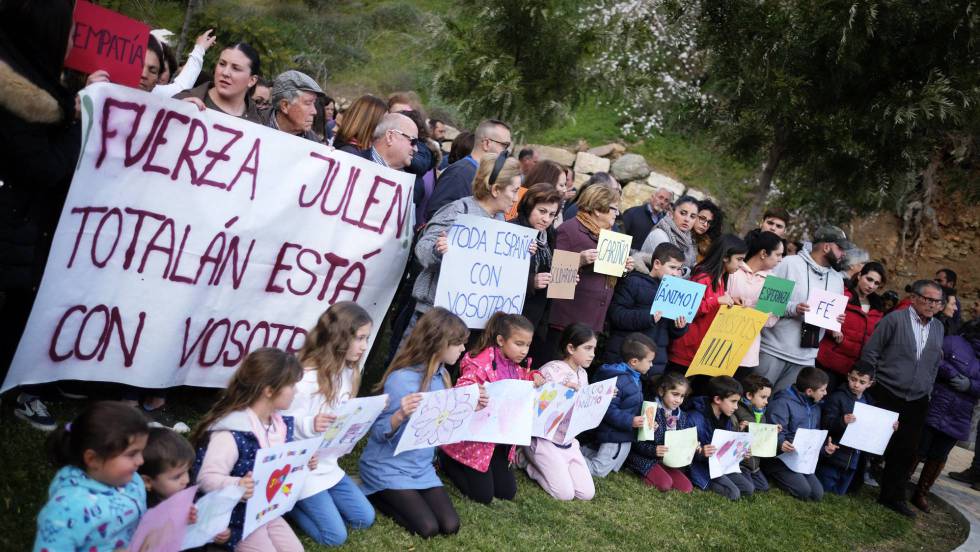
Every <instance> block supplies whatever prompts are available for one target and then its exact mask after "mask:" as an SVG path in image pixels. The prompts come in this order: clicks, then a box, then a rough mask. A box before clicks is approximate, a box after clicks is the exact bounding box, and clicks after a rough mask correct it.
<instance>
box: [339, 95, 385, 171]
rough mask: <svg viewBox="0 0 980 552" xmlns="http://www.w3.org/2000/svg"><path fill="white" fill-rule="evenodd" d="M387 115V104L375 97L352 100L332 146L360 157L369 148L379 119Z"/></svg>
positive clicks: (365, 96) (366, 96)
mask: <svg viewBox="0 0 980 552" xmlns="http://www.w3.org/2000/svg"><path fill="white" fill-rule="evenodd" d="M386 113H388V104H387V103H385V101H384V100H382V99H381V98H379V97H377V96H372V95H370V94H365V95H363V96H361V97H360V98H357V99H356V100H354V103H352V104H350V107H349V108H347V111H345V112H344V119H343V123H342V124H341V125H340V129H339V130H337V136H336V137H335V138H334V142H333V145H334V147H335V148H337V149H339V150H340V151H343V152H346V153H350V154H353V155H362V156H363V152H364V151H365V150H367V149H370V147H371V135H372V134H373V133H374V127H376V126H378V123H380V122H381V118H382V117H384V116H385V114H386Z"/></svg>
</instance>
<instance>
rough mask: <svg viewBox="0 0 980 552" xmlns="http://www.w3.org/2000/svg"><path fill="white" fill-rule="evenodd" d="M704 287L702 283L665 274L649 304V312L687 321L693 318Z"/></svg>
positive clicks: (705, 287) (702, 295)
mask: <svg viewBox="0 0 980 552" xmlns="http://www.w3.org/2000/svg"><path fill="white" fill-rule="evenodd" d="M706 289H707V286H705V285H704V284H699V283H697V282H690V281H688V280H684V279H682V278H677V277H675V276H666V277H664V279H663V280H661V282H660V287H659V288H657V295H656V296H655V297H654V299H653V304H652V305H650V314H652V315H655V316H656V313H658V312H659V313H660V316H662V317H664V318H669V319H671V320H677V318H678V317H683V318H684V319H685V320H687V321H690V320H694V315H695V314H696V313H697V312H698V306H700V305H701V299H702V298H703V297H704V291H705V290H706ZM657 321H658V322H659V319H657Z"/></svg>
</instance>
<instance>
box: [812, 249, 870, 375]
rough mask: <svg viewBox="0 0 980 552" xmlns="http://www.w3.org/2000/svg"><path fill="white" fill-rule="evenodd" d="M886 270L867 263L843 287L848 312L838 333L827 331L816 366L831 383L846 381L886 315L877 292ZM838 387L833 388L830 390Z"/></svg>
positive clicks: (818, 353) (845, 313) (846, 311)
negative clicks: (825, 373) (865, 345)
mask: <svg viewBox="0 0 980 552" xmlns="http://www.w3.org/2000/svg"><path fill="white" fill-rule="evenodd" d="M886 278H887V275H886V273H885V267H884V265H882V264H881V263H878V262H874V261H872V262H869V263H865V265H864V267H862V268H861V272H859V273H857V274H855V275H854V276H853V277H852V278H851V279H850V280H848V281H847V282H845V284H844V295H845V296H846V297H847V309H846V310H845V311H844V323H843V324H841V327H840V331H839V332H832V331H828V332H827V333H826V335H824V338H823V340H822V341H821V342H820V349H819V350H818V351H817V366H819V367H820V368H823V369H824V371H825V372H827V374H828V375H830V377H831V383H832V384H833V383H839V382H842V381H844V379H845V378H847V373H848V372H850V371H851V367H853V366H854V363H855V362H857V361H858V359H859V358H861V349H863V348H864V344H865V343H867V342H868V339H870V338H871V334H872V333H874V330H875V326H877V325H878V322H879V321H880V320H881V317H883V316H884V315H885V308H884V304H883V302H882V300H881V297H880V296H879V295H878V294H877V293H875V292H876V291H878V290H879V289H880V288H881V287H883V286H884V285H885V282H886ZM833 387H836V386H834V385H831V386H828V388H833Z"/></svg>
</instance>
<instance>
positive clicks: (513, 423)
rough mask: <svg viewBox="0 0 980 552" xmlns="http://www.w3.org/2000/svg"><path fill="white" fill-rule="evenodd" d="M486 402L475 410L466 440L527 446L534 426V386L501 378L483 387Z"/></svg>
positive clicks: (467, 430)
mask: <svg viewBox="0 0 980 552" xmlns="http://www.w3.org/2000/svg"><path fill="white" fill-rule="evenodd" d="M483 388H484V389H486V391H487V396H488V398H489V401H488V402H487V406H486V408H484V409H482V410H477V411H476V412H475V413H474V414H473V417H472V418H470V423H469V427H467V428H466V434H467V437H466V440H467V441H478V442H481V443H505V444H511V445H523V446H527V445H530V444H531V426H532V424H533V423H534V395H535V393H534V384H533V383H531V382H529V381H523V380H516V379H504V380H500V381H495V382H493V383H488V384H486V385H484V386H483Z"/></svg>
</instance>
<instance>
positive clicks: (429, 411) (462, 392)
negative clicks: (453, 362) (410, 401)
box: [395, 384, 480, 456]
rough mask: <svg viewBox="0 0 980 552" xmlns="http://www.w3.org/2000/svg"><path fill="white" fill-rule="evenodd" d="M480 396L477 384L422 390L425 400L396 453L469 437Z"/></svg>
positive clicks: (416, 411) (463, 439)
mask: <svg viewBox="0 0 980 552" xmlns="http://www.w3.org/2000/svg"><path fill="white" fill-rule="evenodd" d="M479 400H480V389H479V386H477V385H476V384H473V385H467V386H466V387H451V388H449V389H440V390H439V391H429V392H428V393H422V402H421V403H419V406H418V408H416V409H415V412H412V416H411V417H410V418H409V419H408V421H407V422H405V424H406V425H405V430H404V431H402V436H401V438H400V439H399V440H398V446H396V447H395V455H396V456H397V455H399V454H401V453H403V452H405V451H408V450H418V449H423V448H430V447H437V446H439V445H448V444H451V443H458V442H460V441H466V440H467V439H468V437H467V435H466V428H467V427H468V426H469V423H470V418H472V417H473V414H474V413H475V412H476V403H477V401H479Z"/></svg>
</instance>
